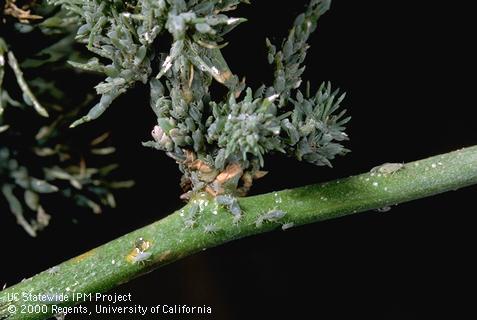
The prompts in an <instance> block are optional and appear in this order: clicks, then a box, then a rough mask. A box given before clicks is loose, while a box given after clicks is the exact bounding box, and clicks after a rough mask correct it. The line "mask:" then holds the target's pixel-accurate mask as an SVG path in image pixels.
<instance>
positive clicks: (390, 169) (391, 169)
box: [371, 163, 404, 174]
mask: <svg viewBox="0 0 477 320" xmlns="http://www.w3.org/2000/svg"><path fill="white" fill-rule="evenodd" d="M402 168H404V164H402V163H384V164H382V165H380V166H377V167H374V168H372V169H371V173H381V174H393V173H395V172H397V171H399V170H401V169H402Z"/></svg>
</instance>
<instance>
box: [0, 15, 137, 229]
mask: <svg viewBox="0 0 477 320" xmlns="http://www.w3.org/2000/svg"><path fill="white" fill-rule="evenodd" d="M31 9H32V10H35V13H40V14H41V15H42V16H43V17H44V18H41V17H39V16H35V17H39V18H37V20H35V21H36V22H33V21H31V22H30V21H25V22H22V23H20V22H19V21H18V19H17V17H15V16H7V17H6V18H5V19H2V20H0V31H1V32H0V202H1V203H0V206H2V207H8V208H9V209H10V211H11V212H12V213H13V215H14V217H15V219H16V220H17V222H18V223H19V224H20V225H21V226H22V227H23V228H24V229H25V231H27V232H28V233H29V234H30V235H31V236H35V235H36V234H37V232H38V231H39V230H41V229H43V228H44V227H46V226H47V225H48V222H49V219H50V216H49V214H48V213H49V211H50V210H49V207H48V203H47V200H45V199H47V198H48V197H49V198H50V199H61V198H66V199H68V200H69V202H71V203H73V204H75V205H77V206H83V207H87V208H89V209H91V210H92V211H93V212H95V213H100V212H101V210H102V207H104V206H112V207H113V206H115V198H114V195H113V193H112V190H113V189H115V188H117V187H127V186H130V185H131V182H115V181H113V180H112V177H111V172H112V170H114V169H115V168H116V167H117V164H115V163H111V165H107V166H104V164H101V163H102V162H103V161H102V160H101V158H104V157H105V156H106V157H107V156H108V155H110V154H111V153H113V152H114V148H113V147H112V146H111V145H110V142H111V141H110V139H109V138H108V134H100V136H99V137H98V138H97V139H95V140H93V141H88V140H86V139H75V140H71V139H70V138H68V135H65V133H66V131H67V130H69V129H68V124H69V123H70V121H71V120H72V119H74V118H75V117H76V116H77V114H78V113H79V112H81V110H82V109H83V108H84V107H85V105H86V104H88V103H89V102H90V101H91V97H89V98H88V90H87V88H84V89H81V90H82V91H83V97H82V100H80V101H77V100H74V99H71V98H69V97H68V94H69V92H68V91H63V90H64V89H60V88H61V86H60V85H59V84H60V82H64V79H61V78H58V77H56V78H54V77H48V76H47V77H43V76H44V75H49V74H51V73H52V72H51V70H55V71H57V70H62V71H64V72H67V71H66V70H67V69H66V70H65V63H66V60H67V59H68V58H69V57H71V56H75V55H77V53H76V52H75V51H74V50H73V44H74V37H73V36H72V34H73V33H75V32H76V28H77V27H76V21H72V20H71V19H70V18H67V17H66V16H65V12H63V11H60V12H57V13H54V12H55V11H57V10H55V11H53V9H54V8H52V7H48V6H37V7H34V8H31ZM40 18H41V19H40ZM3 30H10V32H11V33H12V34H7V33H5V34H4V33H3ZM30 32H36V34H37V36H38V34H40V35H42V38H41V39H42V40H45V41H38V42H35V44H34V46H33V47H31V46H30V47H29V48H28V50H31V51H26V52H29V56H27V57H26V58H22V59H17V56H19V57H20V56H22V57H25V48H26V46H25V44H22V43H21V41H22V39H24V38H26V37H27V36H28V34H29V33H30ZM4 36H5V38H3V37H4ZM50 36H54V37H53V39H56V41H51V40H50V39H49V38H50ZM12 38H13V39H14V41H9V43H8V42H7V40H6V39H10V40H11V39H12ZM30 52H35V53H36V55H32V54H31V53H30ZM66 67H67V66H66ZM33 69H34V70H33ZM70 69H71V68H70ZM32 71H34V72H32ZM69 72H71V73H72V72H73V70H70V71H69ZM31 74H36V75H37V76H36V77H35V78H33V79H32V76H31ZM7 79H8V80H7ZM4 80H6V81H4ZM71 89H72V90H78V89H77V88H71ZM46 118H48V119H46ZM85 140H86V141H85ZM47 195H48V196H47ZM55 196H60V197H55ZM66 208H67V207H63V208H62V209H63V210H64V209H66ZM2 213H3V212H2Z"/></svg>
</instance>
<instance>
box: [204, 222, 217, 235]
mask: <svg viewBox="0 0 477 320" xmlns="http://www.w3.org/2000/svg"><path fill="white" fill-rule="evenodd" d="M219 230H220V228H219V227H217V226H216V225H215V224H206V225H205V226H204V232H205V233H213V234H214V233H217V232H218V231H219Z"/></svg>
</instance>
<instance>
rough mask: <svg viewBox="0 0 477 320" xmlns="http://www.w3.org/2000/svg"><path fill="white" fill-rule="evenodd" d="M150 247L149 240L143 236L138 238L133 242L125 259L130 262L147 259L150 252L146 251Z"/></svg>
mask: <svg viewBox="0 0 477 320" xmlns="http://www.w3.org/2000/svg"><path fill="white" fill-rule="evenodd" d="M149 248H151V242H149V241H148V240H145V239H144V238H142V237H141V238H138V239H137V240H136V242H135V243H134V249H132V250H131V252H130V253H129V254H128V255H127V256H126V260H127V261H128V262H130V263H138V262H144V261H146V260H148V259H149V258H150V257H151V255H152V253H150V252H146V251H147V250H149Z"/></svg>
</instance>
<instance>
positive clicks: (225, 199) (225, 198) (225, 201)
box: [215, 195, 236, 206]
mask: <svg viewBox="0 0 477 320" xmlns="http://www.w3.org/2000/svg"><path fill="white" fill-rule="evenodd" d="M215 201H216V202H217V203H218V204H220V205H222V206H231V205H232V204H233V203H234V202H235V201H236V199H235V198H234V197H232V196H229V195H220V196H217V197H215Z"/></svg>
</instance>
